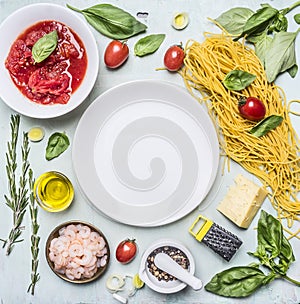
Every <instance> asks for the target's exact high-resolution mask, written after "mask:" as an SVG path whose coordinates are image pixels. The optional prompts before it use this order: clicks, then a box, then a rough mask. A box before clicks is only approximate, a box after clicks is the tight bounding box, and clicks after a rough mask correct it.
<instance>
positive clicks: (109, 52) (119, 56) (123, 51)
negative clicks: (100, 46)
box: [104, 40, 129, 69]
mask: <svg viewBox="0 0 300 304" xmlns="http://www.w3.org/2000/svg"><path fill="white" fill-rule="evenodd" d="M128 56H129V48H128V45H127V44H126V43H125V42H121V41H119V40H112V41H111V42H110V43H109V44H108V45H107V47H106V49H105V52H104V63H105V65H106V66H107V67H108V68H110V69H115V68H118V67H119V66H121V65H122V64H123V63H124V62H125V61H126V59H127V58H128Z"/></svg>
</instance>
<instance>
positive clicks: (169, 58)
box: [164, 45, 185, 72]
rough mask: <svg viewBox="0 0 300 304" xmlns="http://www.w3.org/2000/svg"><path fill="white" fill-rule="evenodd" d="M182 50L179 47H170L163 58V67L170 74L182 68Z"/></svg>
mask: <svg viewBox="0 0 300 304" xmlns="http://www.w3.org/2000/svg"><path fill="white" fill-rule="evenodd" d="M184 56H185V54H184V50H183V48H182V46H181V45H172V46H171V47H169V48H168V49H167V51H166V53H165V56H164V65H165V67H166V69H167V70H168V71H170V72H176V71H178V70H180V69H181V67H182V66H183V60H184Z"/></svg>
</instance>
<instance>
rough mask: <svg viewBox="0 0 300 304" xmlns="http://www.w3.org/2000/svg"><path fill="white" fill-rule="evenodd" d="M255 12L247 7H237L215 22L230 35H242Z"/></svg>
mask: <svg viewBox="0 0 300 304" xmlns="http://www.w3.org/2000/svg"><path fill="white" fill-rule="evenodd" d="M253 14H254V12H253V11H252V10H251V9H249V8H246V7H235V8H232V9H230V10H228V11H226V12H224V13H223V14H221V15H220V16H219V17H218V18H217V19H215V21H216V22H217V23H218V24H220V25H221V26H222V27H223V28H224V29H225V30H226V31H227V32H228V33H229V34H232V35H240V34H241V33H242V32H243V28H244V25H245V23H246V21H247V20H248V19H249V18H250V17H251V16H252V15H253Z"/></svg>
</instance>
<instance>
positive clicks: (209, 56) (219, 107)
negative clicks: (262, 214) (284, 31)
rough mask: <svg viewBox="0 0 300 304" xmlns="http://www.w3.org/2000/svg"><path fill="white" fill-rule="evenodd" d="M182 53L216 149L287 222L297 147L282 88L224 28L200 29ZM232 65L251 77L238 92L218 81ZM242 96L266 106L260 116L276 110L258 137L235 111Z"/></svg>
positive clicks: (297, 206) (296, 178) (297, 208)
mask: <svg viewBox="0 0 300 304" xmlns="http://www.w3.org/2000/svg"><path fill="white" fill-rule="evenodd" d="M185 52H186V57H185V67H184V68H183V70H182V71H181V75H182V77H183V79H184V82H185V84H186V86H187V88H188V89H189V90H190V91H191V93H192V94H193V95H196V96H197V98H198V99H199V100H200V102H203V103H205V104H206V106H207V108H208V110H209V113H210V115H211V117H212V119H213V121H214V122H215V124H216V126H217V128H218V131H219V140H220V145H221V148H222V149H223V150H224V152H225V154H226V156H227V157H228V158H229V159H232V160H234V161H235V162H237V163H239V164H240V165H241V166H242V167H243V168H245V169H246V170H247V171H249V172H250V173H252V174H254V175H256V176H257V177H258V178H259V179H260V180H261V181H262V183H263V184H264V186H265V187H266V188H268V189H269V190H270V191H269V192H270V195H269V197H270V201H271V203H272V205H273V206H274V208H275V209H276V210H277V213H278V217H279V218H280V219H287V222H288V227H291V226H292V225H293V221H295V220H297V221H299V219H300V217H299V215H300V201H299V190H300V156H299V155H300V153H299V150H300V146H299V138H298V136H297V133H296V132H295V130H294V129H293V126H292V124H291V120H290V117H289V107H288V103H287V100H286V96H285V93H284V91H283V90H282V89H281V88H280V87H278V86H276V85H275V84H274V83H268V81H267V77H266V74H265V71H264V68H263V66H262V64H261V62H260V60H259V58H258V57H257V56H256V54H255V52H254V50H252V49H251V48H249V47H248V46H246V45H245V44H244V43H241V42H239V41H233V39H232V37H230V36H228V35H226V34H224V33H223V34H209V33H206V34H205V39H204V41H203V42H202V43H200V42H197V41H193V40H190V41H188V43H187V45H186V49H185ZM232 70H243V71H246V72H248V73H251V74H254V75H256V79H255V80H254V82H253V83H252V84H251V85H249V86H248V87H247V88H245V89H244V90H242V91H231V90H228V89H226V88H225V86H224V85H223V84H222V80H223V79H224V78H225V76H226V74H227V73H229V72H230V71H232ZM195 90H196V91H198V92H200V93H201V96H200V97H199V94H196V93H195V92H196V91H195ZM242 96H245V97H250V96H253V97H256V98H259V99H260V100H261V101H263V103H264V105H265V107H266V116H269V115H280V116H282V117H283V121H282V123H281V124H280V125H279V126H278V127H276V129H274V130H271V131H270V132H268V133H267V134H266V135H264V136H262V137H256V136H254V135H252V134H251V133H250V132H249V130H251V129H252V128H253V126H254V125H255V124H256V123H255V122H253V121H250V120H246V119H244V118H243V117H241V115H240V114H239V111H238V106H237V105H238V100H239V99H240V98H241V97H242ZM297 102H298V101H297ZM287 231H289V230H288V229H287ZM299 232H300V229H299V230H298V231H296V232H291V231H289V233H290V234H291V236H290V237H292V236H296V237H298V238H299V236H298V234H299Z"/></svg>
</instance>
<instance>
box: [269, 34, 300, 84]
mask: <svg viewBox="0 0 300 304" xmlns="http://www.w3.org/2000/svg"><path fill="white" fill-rule="evenodd" d="M298 31H299V30H298ZM298 31H296V32H293V33H291V32H279V33H275V34H274V38H273V40H272V43H271V44H270V47H269V50H268V52H267V54H266V60H265V63H266V64H265V70H266V74H267V79H268V82H273V81H274V80H275V79H276V77H277V75H278V74H279V73H282V72H284V71H286V70H288V69H289V68H291V67H293V66H294V65H295V64H296V53H295V39H296V37H297V34H298Z"/></svg>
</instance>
